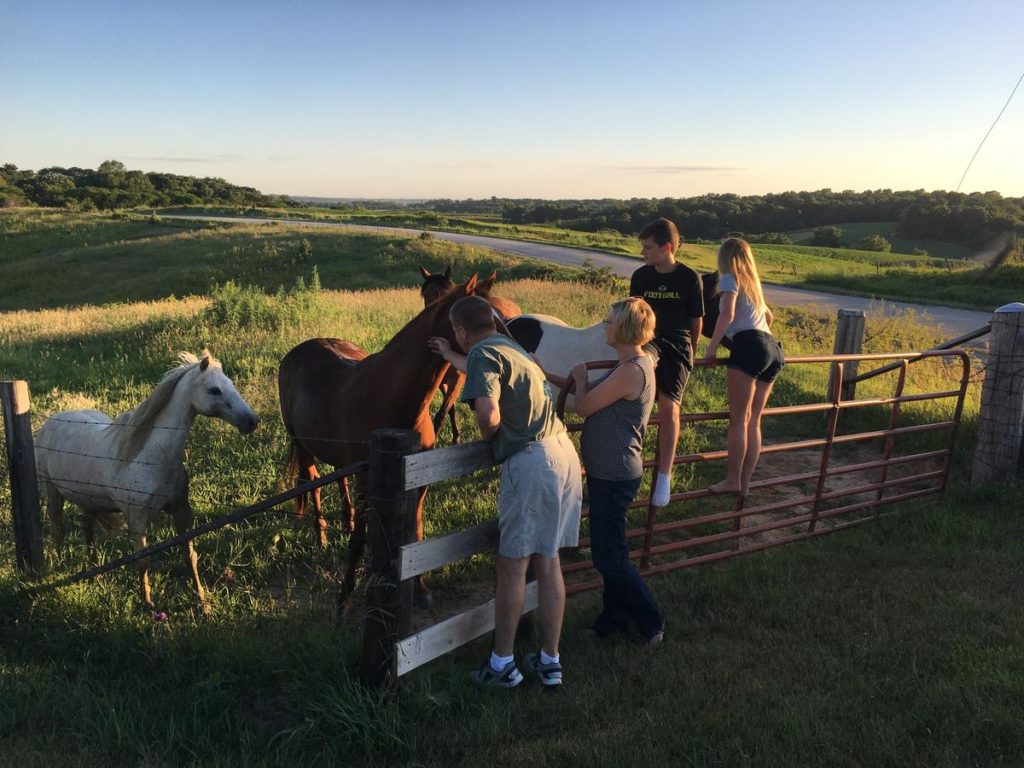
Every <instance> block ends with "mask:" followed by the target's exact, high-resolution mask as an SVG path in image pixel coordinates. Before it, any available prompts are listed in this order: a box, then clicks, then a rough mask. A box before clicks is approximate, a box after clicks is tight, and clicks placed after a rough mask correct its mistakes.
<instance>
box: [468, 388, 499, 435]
mask: <svg viewBox="0 0 1024 768" xmlns="http://www.w3.org/2000/svg"><path fill="white" fill-rule="evenodd" d="M473 413H474V414H476V423H477V425H478V426H479V427H480V435H481V437H483V438H484V440H487V439H489V438H490V437H491V436H493V435H494V433H495V432H497V431H498V427H500V426H501V408H499V407H498V401H497V400H496V399H494V398H493V397H478V398H476V400H474V401H473Z"/></svg>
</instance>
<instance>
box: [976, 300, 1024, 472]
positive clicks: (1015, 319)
mask: <svg viewBox="0 0 1024 768" xmlns="http://www.w3.org/2000/svg"><path fill="white" fill-rule="evenodd" d="M1022 371H1024V304H1008V305H1006V306H1005V307H1000V308H999V309H997V310H996V311H995V312H994V313H993V315H992V337H991V339H990V340H989V348H988V360H987V361H986V365H985V382H984V384H982V387H981V412H980V413H979V415H978V445H977V447H976V448H975V450H974V466H973V469H972V472H971V482H972V483H974V484H975V485H989V484H991V483H1009V482H1012V481H1014V480H1017V479H1018V478H1019V477H1020V475H1021V471H1022V465H1024V376H1022V375H1021V372H1022Z"/></svg>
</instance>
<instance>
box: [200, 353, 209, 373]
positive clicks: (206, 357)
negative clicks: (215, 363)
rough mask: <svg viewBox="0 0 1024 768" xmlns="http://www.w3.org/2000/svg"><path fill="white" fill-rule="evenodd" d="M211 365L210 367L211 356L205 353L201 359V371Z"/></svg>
mask: <svg viewBox="0 0 1024 768" xmlns="http://www.w3.org/2000/svg"><path fill="white" fill-rule="evenodd" d="M209 367H210V356H209V355H203V359H202V360H200V361H199V370H200V371H205V370H206V369H207V368H209Z"/></svg>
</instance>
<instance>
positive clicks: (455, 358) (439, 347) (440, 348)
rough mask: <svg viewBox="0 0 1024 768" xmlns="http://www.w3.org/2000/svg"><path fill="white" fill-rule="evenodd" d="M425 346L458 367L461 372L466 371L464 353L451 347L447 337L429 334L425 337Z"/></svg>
mask: <svg viewBox="0 0 1024 768" xmlns="http://www.w3.org/2000/svg"><path fill="white" fill-rule="evenodd" d="M427 346H429V347H430V348H431V349H432V350H434V351H435V352H437V354H439V355H440V356H441V357H443V358H444V359H445V360H447V361H448V362H449V363H451V364H452V365H454V366H455V367H456V368H458V369H459V371H461V372H462V373H465V372H466V355H463V354H461V353H459V352H456V351H455V350H454V349H452V345H451V344H449V343H448V339H446V338H444V337H442V336H431V337H430V338H429V339H427Z"/></svg>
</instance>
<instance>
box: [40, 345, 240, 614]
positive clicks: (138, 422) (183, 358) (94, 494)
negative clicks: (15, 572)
mask: <svg viewBox="0 0 1024 768" xmlns="http://www.w3.org/2000/svg"><path fill="white" fill-rule="evenodd" d="M178 359H179V361H180V362H179V365H178V366H177V367H175V368H172V369H171V370H170V371H169V372H168V373H167V375H165V376H164V378H163V379H162V380H161V381H160V383H159V384H158V385H157V386H156V389H154V390H153V392H152V394H150V396H149V397H147V398H146V399H145V400H143V401H142V403H141V404H140V405H139V406H138V407H137V408H136V409H135V410H133V411H128V412H126V413H123V414H121V415H120V416H118V417H117V418H116V419H114V420H111V419H110V417H109V416H107V415H106V414H104V413H101V412H100V411H93V410H81V411H63V412H61V413H56V414H54V415H53V416H51V417H50V418H49V419H47V420H46V422H45V423H44V424H43V425H42V426H41V427H40V428H39V433H38V435H37V436H36V468H37V471H38V474H39V484H40V486H41V487H42V489H43V493H44V495H45V498H46V510H47V513H48V514H49V517H50V520H51V522H52V525H53V535H54V538H55V539H56V541H57V543H58V544H60V543H61V542H62V541H63V538H64V526H63V519H62V515H63V511H64V502H65V500H66V501H70V502H71V503H72V504H76V505H78V506H79V507H81V508H82V510H83V512H84V513H85V537H86V541H87V542H88V543H89V545H90V546H93V545H94V535H95V523H96V520H97V519H99V521H100V523H101V524H102V525H103V526H104V527H105V528H107V527H109V525H110V523H111V522H112V521H111V513H116V512H121V513H123V514H124V515H125V516H126V518H127V521H128V530H129V532H130V533H131V534H132V536H133V537H134V538H135V548H136V551H138V550H139V549H142V548H143V547H145V546H146V526H147V524H148V523H149V520H150V517H151V515H152V514H153V513H154V512H156V511H157V510H160V509H163V510H166V511H167V512H170V513H171V515H172V516H173V518H174V526H175V529H176V530H177V531H178V533H182V532H184V531H186V530H188V529H189V528H190V527H191V526H192V507H191V506H190V505H189V501H188V474H187V473H186V472H185V467H184V465H183V463H182V458H183V456H184V452H185V443H186V441H187V440H188V433H189V430H190V429H191V428H192V423H193V422H194V421H195V418H196V416H197V415H199V414H202V415H204V416H213V417H215V418H218V419H223V420H224V421H226V422H228V423H229V424H231V425H233V426H235V427H236V428H237V429H238V431H239V432H241V433H242V434H249V433H250V432H252V431H253V430H254V429H255V428H256V425H257V424H258V423H259V418H258V417H257V416H256V414H255V413H254V412H253V410H252V408H250V407H249V404H248V403H246V402H245V400H243V399H242V396H241V395H239V394H238V390H237V389H235V385H234V384H233V383H232V382H231V379H229V378H228V377H227V376H226V375H225V374H224V371H223V370H222V369H221V365H220V363H219V362H218V361H217V360H215V359H214V358H213V357H211V356H210V353H209V352H207V351H205V350H204V351H203V356H202V357H201V358H197V357H196V356H195V355H193V354H190V353H188V352H181V353H180V354H179V355H178ZM184 549H185V555H186V558H187V560H188V563H189V566H190V568H191V572H192V581H193V585H194V586H195V589H196V592H197V594H198V597H199V602H200V604H201V605H202V606H203V607H205V600H206V594H205V592H204V590H203V585H202V582H201V581H200V580H199V572H198V570H197V567H196V565H197V558H196V553H195V549H194V548H193V546H192V542H191V541H188V542H187V543H186V544H185V545H184ZM94 556H95V550H94ZM136 567H137V568H138V569H139V580H140V586H141V589H142V602H143V603H144V604H145V606H146V607H147V608H149V609H151V610H152V609H153V600H152V596H151V594H150V589H149V574H148V563H147V562H146V561H145V560H142V561H139V564H138V565H137V566H136Z"/></svg>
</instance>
